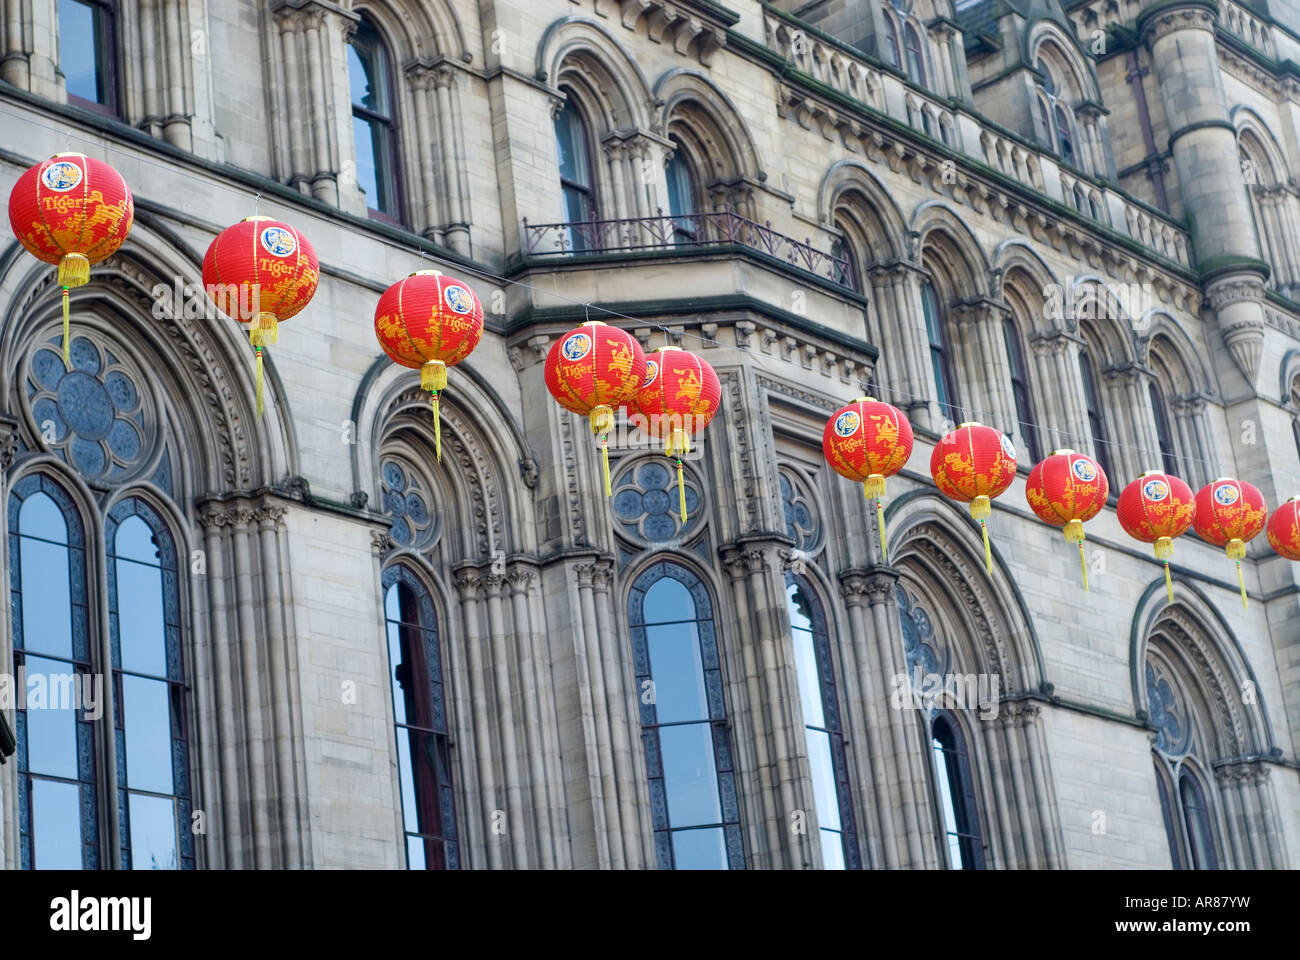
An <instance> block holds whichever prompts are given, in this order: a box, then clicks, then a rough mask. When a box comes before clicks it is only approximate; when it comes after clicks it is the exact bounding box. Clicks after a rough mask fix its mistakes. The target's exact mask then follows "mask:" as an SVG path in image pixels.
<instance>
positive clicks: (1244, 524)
mask: <svg viewBox="0 0 1300 960" xmlns="http://www.w3.org/2000/svg"><path fill="white" fill-rule="evenodd" d="M1267 516H1268V507H1267V506H1265V504H1264V495H1263V494H1262V493H1260V492H1259V490H1258V489H1256V488H1255V487H1254V486H1252V485H1251V484H1249V483H1242V482H1241V481H1239V480H1231V479H1219V480H1215V481H1214V482H1213V483H1207V484H1206V485H1205V486H1203V487H1201V489H1200V490H1198V491H1197V492H1196V517H1195V518H1194V519H1193V521H1192V523H1193V524H1194V525H1195V526H1196V533H1197V534H1198V535H1199V536H1200V538H1201V539H1202V540H1204V541H1206V542H1207V543H1212V544H1214V545H1215V546H1216V547H1223V549H1224V552H1225V553H1226V554H1227V555H1228V557H1229V558H1230V559H1232V560H1235V561H1236V563H1237V586H1239V587H1240V588H1241V605H1242V607H1245V606H1247V601H1246V578H1245V577H1244V576H1243V575H1242V573H1241V561H1242V558H1243V557H1245V556H1246V544H1247V543H1248V542H1249V541H1250V540H1252V539H1254V538H1255V537H1257V536H1259V534H1260V531H1262V530H1263V529H1264V520H1265V518H1266V517H1267Z"/></svg>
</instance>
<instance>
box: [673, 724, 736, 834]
mask: <svg viewBox="0 0 1300 960" xmlns="http://www.w3.org/2000/svg"><path fill="white" fill-rule="evenodd" d="M659 744H660V751H661V753H662V754H663V758H662V759H663V771H664V787H665V789H666V790H667V793H668V821H669V823H670V824H671V825H672V826H673V827H686V826H691V825H694V824H699V823H719V822H720V821H721V820H722V807H721V805H720V803H719V800H718V772H717V767H716V766H715V765H714V759H713V731H712V730H711V729H710V727H709V724H707V723H692V724H685V725H683V726H676V727H660V728H659Z"/></svg>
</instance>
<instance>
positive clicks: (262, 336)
mask: <svg viewBox="0 0 1300 960" xmlns="http://www.w3.org/2000/svg"><path fill="white" fill-rule="evenodd" d="M279 338H280V327H279V324H278V322H277V321H276V319H275V314H274V313H259V314H257V315H256V316H254V317H253V320H252V322H251V323H250V324H249V325H248V342H249V343H251V344H252V345H253V346H255V347H269V346H270V345H271V344H273V343H275V342H276V341H278V340H279Z"/></svg>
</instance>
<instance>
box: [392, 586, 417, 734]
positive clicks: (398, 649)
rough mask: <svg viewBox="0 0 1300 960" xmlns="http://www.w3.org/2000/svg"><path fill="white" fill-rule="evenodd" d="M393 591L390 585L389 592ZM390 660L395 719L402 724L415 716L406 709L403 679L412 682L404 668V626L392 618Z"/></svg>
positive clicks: (410, 720) (409, 721) (405, 692)
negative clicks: (411, 715)
mask: <svg viewBox="0 0 1300 960" xmlns="http://www.w3.org/2000/svg"><path fill="white" fill-rule="evenodd" d="M392 592H393V588H391V587H390V588H389V593H390V594H391V593H392ZM388 662H389V664H390V665H391V669H392V677H391V681H392V686H393V719H394V721H395V722H397V723H400V724H407V723H411V722H412V719H413V718H411V717H408V716H407V710H406V697H407V691H406V688H405V687H404V686H403V684H402V680H403V679H407V682H408V683H409V682H410V681H409V677H408V673H407V671H408V670H409V669H410V668H409V667H407V668H406V669H403V655H402V628H401V627H400V626H399V625H398V624H396V623H393V622H392V621H391V620H390V621H389V622H388Z"/></svg>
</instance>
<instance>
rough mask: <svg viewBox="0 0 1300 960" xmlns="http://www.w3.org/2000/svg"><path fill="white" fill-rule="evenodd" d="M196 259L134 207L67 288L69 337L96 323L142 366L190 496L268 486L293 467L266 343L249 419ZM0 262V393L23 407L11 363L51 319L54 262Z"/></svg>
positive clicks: (241, 375)
mask: <svg viewBox="0 0 1300 960" xmlns="http://www.w3.org/2000/svg"><path fill="white" fill-rule="evenodd" d="M201 259H202V258H201V256H199V255H198V254H197V252H196V251H194V250H193V249H192V248H190V246H189V245H188V244H187V243H186V242H185V241H184V240H182V239H181V238H180V237H178V236H177V235H176V234H174V233H173V232H172V231H170V230H169V229H167V228H166V227H165V225H163V224H161V223H159V222H157V221H156V220H155V218H153V217H152V216H151V215H150V214H148V213H147V212H141V211H139V210H137V213H136V223H135V226H134V227H133V229H132V231H131V236H130V237H129V238H128V239H127V242H126V243H125V244H124V245H123V246H122V248H121V249H120V250H118V251H117V252H116V253H115V254H114V255H113V256H111V257H109V258H108V259H107V260H105V261H103V262H102V263H99V264H97V265H96V266H95V267H94V268H93V269H92V271H91V278H90V283H88V284H87V285H86V286H83V287H78V288H76V289H75V290H74V291H73V292H72V295H71V301H72V318H73V322H72V336H73V337H74V340H75V338H76V335H77V330H78V328H79V327H80V328H81V329H83V330H95V329H98V330H100V331H102V333H103V335H104V336H105V337H107V338H109V339H110V340H112V341H113V342H115V343H117V344H118V345H120V346H121V347H122V348H123V349H126V350H128V351H129V352H130V355H131V357H132V358H133V359H134V360H135V361H136V363H137V365H138V366H139V367H141V368H142V369H143V370H144V371H145V373H146V374H147V375H148V377H149V385H148V389H149V390H150V391H151V392H153V393H154V395H155V396H156V397H157V398H158V401H159V403H160V404H161V406H160V408H159V416H160V419H161V418H164V417H165V418H166V420H167V421H168V426H169V428H170V429H171V430H172V431H173V432H174V433H176V435H178V436H184V437H185V438H186V443H185V445H184V447H185V450H186V451H188V452H189V456H188V457H186V458H184V459H185V460H186V461H187V466H186V467H183V468H181V467H180V465H177V464H173V467H174V469H176V468H181V469H186V470H188V471H189V472H188V474H187V475H186V478H185V479H186V484H187V487H188V488H189V489H188V491H187V493H188V495H189V499H193V497H198V496H203V495H207V494H221V493H227V492H235V491H249V490H256V489H260V488H262V487H270V486H274V485H276V484H278V483H280V482H281V481H282V480H283V479H284V478H285V477H288V476H291V475H293V474H295V473H297V463H298V457H297V438H296V436H295V433H294V429H293V419H292V415H291V413H290V411H289V409H288V402H287V399H286V397H285V395H284V390H283V389H282V384H281V381H280V379H279V376H278V374H277V372H276V367H275V360H274V352H275V351H270V354H269V355H268V358H267V362H266V370H267V400H268V402H267V405H266V413H265V415H264V416H263V417H262V418H261V419H260V420H259V419H258V418H257V417H256V413H255V410H254V403H253V398H254V394H255V385H254V381H253V369H254V367H253V356H252V353H251V352H250V351H249V349H248V346H247V339H246V337H245V336H243V335H242V332H241V328H240V327H239V325H238V324H237V323H236V322H235V321H233V320H230V319H228V318H226V317H223V316H221V315H220V314H218V313H217V312H216V311H215V308H212V307H211V305H210V303H209V302H208V300H207V298H206V296H204V295H203V294H202V291H201V276H200V269H199V264H200V263H201ZM0 268H2V269H3V271H4V272H3V273H0V285H5V286H9V285H12V286H13V287H14V288H15V289H16V290H18V291H20V294H19V295H18V296H15V297H13V298H12V299H11V300H10V302H9V307H8V310H7V312H6V314H5V316H4V318H3V333H0V395H3V396H4V397H5V398H6V402H10V403H15V404H16V405H18V406H21V403H20V402H19V401H18V397H17V391H18V389H19V385H18V384H16V383H15V380H14V377H15V374H16V372H17V371H18V370H19V369H20V367H21V366H22V364H21V359H22V357H23V356H24V355H25V352H26V351H27V350H28V348H29V346H30V341H31V338H32V337H33V336H35V335H36V332H37V331H38V330H41V331H45V330H48V331H51V332H54V331H55V329H56V327H58V326H59V324H60V322H61V319H60V314H61V309H60V303H59V300H60V296H59V295H60V291H59V288H58V286H57V284H56V283H55V271H54V269H53V268H52V267H49V266H45V265H43V264H42V265H35V266H33V265H32V261H31V259H30V258H28V257H26V256H21V255H20V256H16V257H5V258H4V260H3V261H0ZM178 280H179V282H180V284H181V297H182V300H181V302H180V303H179V304H178V303H175V302H174V301H175V296H176V289H177V281H178ZM191 294H194V296H191ZM187 303H188V304H189V305H190V309H189V310H188V311H187V310H186V304H187ZM155 308H156V309H157V310H158V312H159V314H160V315H159V316H157V317H155V316H154V311H155ZM187 313H188V314H190V316H187ZM194 313H200V314H201V315H200V316H193V314H194ZM142 389H143V387H142ZM178 499H185V498H183V497H178Z"/></svg>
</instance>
